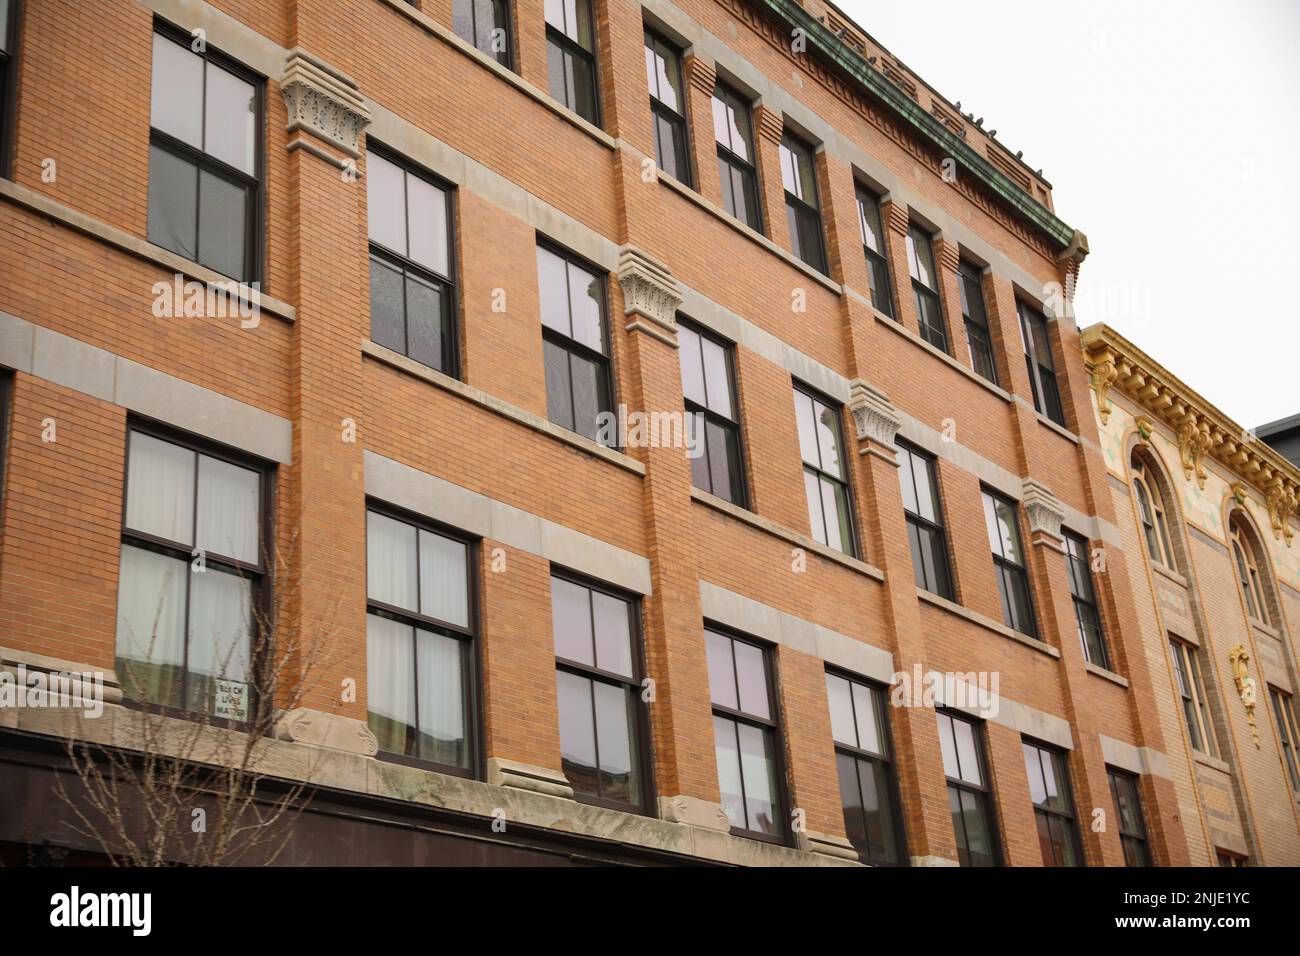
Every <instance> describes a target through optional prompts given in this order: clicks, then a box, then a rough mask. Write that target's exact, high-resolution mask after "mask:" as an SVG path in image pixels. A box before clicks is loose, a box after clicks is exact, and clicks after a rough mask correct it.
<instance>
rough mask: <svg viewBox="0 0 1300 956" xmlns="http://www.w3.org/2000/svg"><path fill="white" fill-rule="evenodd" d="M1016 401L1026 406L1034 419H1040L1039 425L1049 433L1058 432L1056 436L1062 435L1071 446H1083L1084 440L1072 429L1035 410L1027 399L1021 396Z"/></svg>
mask: <svg viewBox="0 0 1300 956" xmlns="http://www.w3.org/2000/svg"><path fill="white" fill-rule="evenodd" d="M1016 401H1017V402H1019V403H1020V404H1021V405H1024V406H1025V408H1026V409H1028V410H1029V412H1030V414H1032V415H1033V416H1034V418H1036V419H1038V424H1040V425H1042V426H1043V427H1044V428H1046V429H1047V430H1048V431H1050V432H1056V434H1058V435H1060V436H1061V437H1062V438H1064V439H1065V440H1066V441H1068V442H1070V443H1071V444H1074V445H1082V444H1083V439H1082V438H1080V437H1079V436H1078V435H1076V434H1075V433H1074V432H1072V431H1070V429H1068V428H1066V427H1064V426H1063V425H1058V424H1056V422H1054V421H1052V420H1051V419H1050V418H1048V417H1047V416H1046V415H1044V414H1043V413H1042V412H1040V411H1039V410H1038V409H1036V408H1034V404H1033V402H1030V401H1027V400H1026V399H1025V398H1023V397H1021V396H1020V395H1017V396H1016Z"/></svg>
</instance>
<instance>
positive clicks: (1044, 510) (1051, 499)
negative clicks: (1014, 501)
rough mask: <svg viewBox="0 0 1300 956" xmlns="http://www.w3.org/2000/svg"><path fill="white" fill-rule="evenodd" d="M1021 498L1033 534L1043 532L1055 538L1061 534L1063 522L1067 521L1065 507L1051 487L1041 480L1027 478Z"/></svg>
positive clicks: (1022, 487)
mask: <svg viewBox="0 0 1300 956" xmlns="http://www.w3.org/2000/svg"><path fill="white" fill-rule="evenodd" d="M1020 500H1021V502H1022V503H1023V504H1024V506H1025V514H1026V516H1028V518H1029V531H1030V533H1031V534H1033V533H1036V532H1042V533H1043V534H1049V535H1051V536H1052V537H1053V538H1059V537H1060V536H1061V524H1062V523H1063V522H1064V521H1065V507H1064V506H1063V505H1062V504H1061V502H1060V499H1058V498H1057V497H1056V495H1054V494H1052V492H1051V489H1049V488H1048V487H1047V486H1046V485H1045V484H1043V483H1042V482H1041V481H1038V480H1036V479H1034V478H1026V479H1025V480H1024V483H1023V485H1022V486H1021V493H1020Z"/></svg>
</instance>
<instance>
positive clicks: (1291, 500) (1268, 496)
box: [1264, 481, 1296, 548]
mask: <svg viewBox="0 0 1300 956" xmlns="http://www.w3.org/2000/svg"><path fill="white" fill-rule="evenodd" d="M1264 502H1265V504H1266V505H1267V506H1268V520H1269V523H1270V524H1271V525H1272V526H1273V539H1274V540H1275V541H1280V540H1283V539H1285V540H1286V546H1287V547H1288V548H1289V547H1291V539H1292V538H1293V537H1294V536H1295V532H1294V531H1292V530H1291V515H1292V513H1293V512H1294V511H1295V506H1296V499H1295V495H1294V494H1290V493H1288V491H1287V489H1286V487H1285V486H1284V485H1283V484H1282V482H1280V481H1278V482H1276V483H1274V484H1273V485H1272V486H1270V487H1269V488H1268V490H1267V491H1266V492H1265V496H1264Z"/></svg>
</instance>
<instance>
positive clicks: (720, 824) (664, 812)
mask: <svg viewBox="0 0 1300 956" xmlns="http://www.w3.org/2000/svg"><path fill="white" fill-rule="evenodd" d="M659 818H660V819H661V820H666V821H667V822H669V823H685V824H688V825H690V826H695V827H704V828H705V829H706V830H717V831H718V832H720V833H727V832H729V831H730V830H731V820H730V819H729V818H728V817H727V811H726V810H724V809H723V808H722V804H720V803H712V802H710V801H708V800H701V799H699V798H698V797H687V796H683V795H680V794H679V795H677V796H673V797H660V798H659Z"/></svg>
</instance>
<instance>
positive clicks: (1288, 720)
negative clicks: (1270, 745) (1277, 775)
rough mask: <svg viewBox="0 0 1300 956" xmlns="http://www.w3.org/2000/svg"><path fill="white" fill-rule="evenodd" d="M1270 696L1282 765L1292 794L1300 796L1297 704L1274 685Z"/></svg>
mask: <svg viewBox="0 0 1300 956" xmlns="http://www.w3.org/2000/svg"><path fill="white" fill-rule="evenodd" d="M1268 696H1269V699H1270V702H1271V703H1272V705H1273V719H1274V721H1276V723H1277V735H1278V742H1279V744H1280V746H1281V750H1282V764H1283V766H1284V767H1286V771H1287V776H1288V777H1289V778H1290V781H1291V790H1292V792H1294V793H1296V794H1300V724H1297V723H1296V717H1295V702H1294V700H1293V699H1292V695H1290V694H1288V693H1287V692H1286V691H1283V690H1279V689H1278V688H1276V687H1273V686H1272V685H1269V688H1268Z"/></svg>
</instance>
